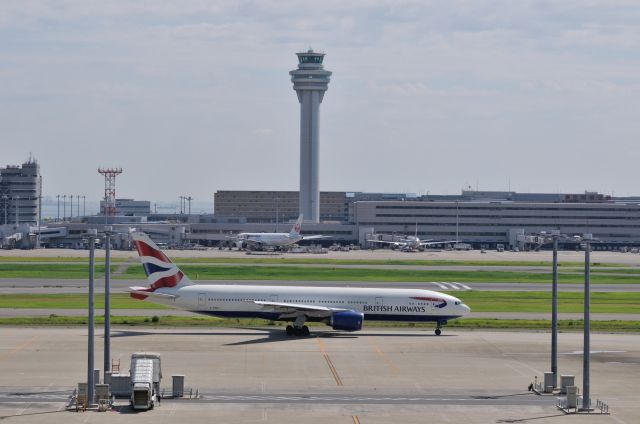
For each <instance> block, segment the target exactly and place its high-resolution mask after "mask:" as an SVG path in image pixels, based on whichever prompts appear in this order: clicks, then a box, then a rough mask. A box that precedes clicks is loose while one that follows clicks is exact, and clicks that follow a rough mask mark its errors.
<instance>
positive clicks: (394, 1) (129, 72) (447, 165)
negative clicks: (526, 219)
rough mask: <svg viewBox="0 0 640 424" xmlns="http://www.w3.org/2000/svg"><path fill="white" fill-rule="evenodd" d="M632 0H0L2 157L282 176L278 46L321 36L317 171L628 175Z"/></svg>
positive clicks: (192, 178)
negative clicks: (327, 77)
mask: <svg viewBox="0 0 640 424" xmlns="http://www.w3.org/2000/svg"><path fill="white" fill-rule="evenodd" d="M638 22H640V3H638V2H637V1H616V0H606V1H595V0H582V1H573V0H565V1H526V0H520V1H482V0H474V1H402V0H391V1H367V0H361V1H353V2H345V1H336V0H323V1H322V2H314V3H313V7H308V6H307V4H306V3H304V2H302V3H301V2H299V1H286V0H263V1H226V0H225V1H206V0H181V1H173V0H170V1H161V0H139V1H131V0H124V1H115V0H101V1H87V0H77V1H76V0H60V1H55V0H50V1H38V0H3V1H2V2H0V146H1V148H0V166H4V165H7V164H19V163H22V162H23V161H25V160H26V159H28V157H29V155H30V154H31V155H33V156H34V157H35V158H36V159H37V160H38V161H39V163H40V165H41V171H42V175H43V180H44V189H43V191H44V194H45V195H48V196H53V197H55V195H56V194H64V193H76V194H81V195H86V196H87V199H98V198H100V197H102V196H103V179H102V177H101V176H100V175H99V174H98V173H97V168H98V167H122V168H123V169H124V172H123V173H122V175H121V176H119V177H118V179H117V196H118V197H132V198H137V199H144V200H152V201H171V200H175V199H177V198H178V196H181V195H190V196H192V197H193V198H195V199H196V200H197V201H202V202H204V201H210V200H211V199H212V197H213V193H214V192H215V191H217V190H251V189H255V190H297V189H298V187H299V104H298V101H297V98H296V95H295V92H294V91H293V89H292V84H291V81H290V76H289V74H288V72H289V71H290V70H292V69H294V68H295V67H296V65H297V61H296V56H295V53H296V52H298V51H303V50H306V49H308V48H309V47H312V48H314V49H315V50H319V51H323V52H325V53H326V57H325V61H324V64H325V68H326V69H328V70H330V71H332V72H333V75H332V77H331V83H330V84H329V90H328V92H327V93H326V95H325V97H324V101H323V103H322V106H321V117H320V125H321V126H320V188H321V190H339V191H372V192H411V193H417V194H426V193H435V194H454V193H459V192H460V190H461V189H463V188H466V187H472V188H474V189H475V188H478V189H480V190H508V189H511V190H514V191H520V192H553V193H556V192H584V191H585V190H594V191H599V192H602V193H606V194H614V195H616V196H624V195H639V194H640V188H639V187H638V186H637V181H638V164H639V163H640V147H639V146H638V142H639V141H640V139H639V135H640V114H639V111H640V26H639V25H638Z"/></svg>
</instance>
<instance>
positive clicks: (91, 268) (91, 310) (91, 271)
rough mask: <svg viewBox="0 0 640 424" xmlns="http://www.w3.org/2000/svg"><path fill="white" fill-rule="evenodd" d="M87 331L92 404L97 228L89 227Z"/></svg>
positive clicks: (89, 385)
mask: <svg viewBox="0 0 640 424" xmlns="http://www.w3.org/2000/svg"><path fill="white" fill-rule="evenodd" d="M87 233H88V236H89V310H88V314H89V331H88V337H87V403H88V404H89V405H91V404H93V392H94V387H95V381H94V378H93V377H94V373H93V369H94V365H93V357H94V354H93V342H94V300H95V293H94V270H95V250H96V236H97V235H98V232H97V230H95V229H89V230H88V231H87Z"/></svg>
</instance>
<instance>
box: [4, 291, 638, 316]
mask: <svg viewBox="0 0 640 424" xmlns="http://www.w3.org/2000/svg"><path fill="white" fill-rule="evenodd" d="M449 294H452V295H454V296H456V297H459V298H460V299H462V300H463V301H464V302H465V303H466V304H467V305H469V307H470V308H471V310H472V311H473V312H550V311H551V294H550V293H549V292H523V291H506V292H493V291H492V292H486V291H465V292H449ZM95 301H96V308H98V309H99V308H104V296H102V295H97V296H96V298H95ZM111 305H112V308H114V309H167V307H165V306H163V305H159V304H156V303H152V302H149V301H144V302H143V301H139V300H136V299H132V298H131V297H129V295H128V294H127V293H117V294H112V297H111ZM558 307H559V310H560V312H576V313H578V312H581V311H582V308H583V297H582V294H581V293H574V292H560V293H559V295H558ZM0 308H21V309H24V308H33V309H85V308H87V295H86V294H3V295H0ZM591 311H592V312H593V313H614V314H615V313H640V293H638V292H595V293H592V294H591Z"/></svg>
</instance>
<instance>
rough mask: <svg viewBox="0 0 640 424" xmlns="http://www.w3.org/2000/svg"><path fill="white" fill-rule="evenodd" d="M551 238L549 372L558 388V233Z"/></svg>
mask: <svg viewBox="0 0 640 424" xmlns="http://www.w3.org/2000/svg"><path fill="white" fill-rule="evenodd" d="M551 234H552V235H551V236H552V237H553V284H552V286H551V372H552V373H553V388H554V389H555V388H556V387H558V237H559V236H560V232H559V231H553V232H552V233H551Z"/></svg>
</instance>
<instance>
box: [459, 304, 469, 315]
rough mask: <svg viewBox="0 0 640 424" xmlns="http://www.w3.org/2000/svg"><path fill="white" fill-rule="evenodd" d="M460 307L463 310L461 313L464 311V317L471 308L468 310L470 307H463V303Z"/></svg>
mask: <svg viewBox="0 0 640 424" xmlns="http://www.w3.org/2000/svg"><path fill="white" fill-rule="evenodd" d="M461 306H462V309H463V311H464V312H463V313H464V315H467V314H468V313H469V312H471V308H470V307H468V306H467V305H465V304H464V303H463V304H462V305H461Z"/></svg>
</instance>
